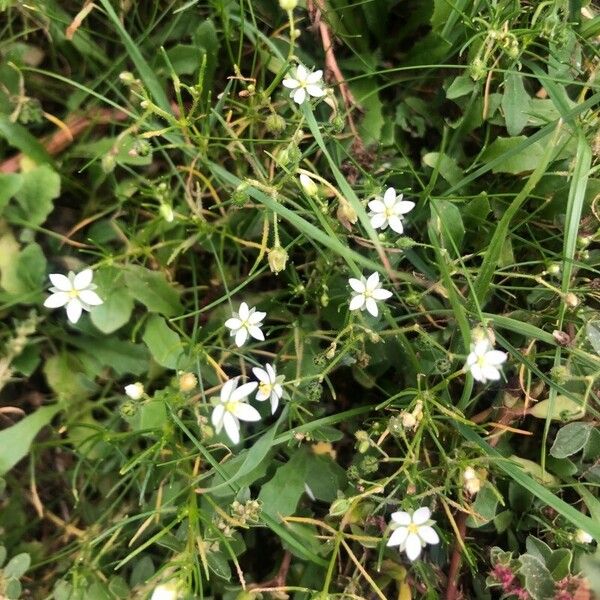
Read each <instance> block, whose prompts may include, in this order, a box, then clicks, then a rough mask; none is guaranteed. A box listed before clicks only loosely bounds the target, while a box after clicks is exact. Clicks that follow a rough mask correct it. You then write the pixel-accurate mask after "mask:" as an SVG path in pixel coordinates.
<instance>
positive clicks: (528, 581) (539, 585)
mask: <svg viewBox="0 0 600 600" xmlns="http://www.w3.org/2000/svg"><path fill="white" fill-rule="evenodd" d="M519 561H520V563H521V566H520V567H519V573H521V575H523V576H524V577H525V589H526V590H527V591H528V592H529V594H530V595H531V597H532V598H533V600H549V599H550V598H553V597H554V580H553V579H552V575H550V572H549V571H548V569H547V568H546V566H545V565H544V564H543V563H542V561H541V560H540V559H539V558H537V557H535V556H532V555H531V554H522V555H521V556H520V557H519Z"/></svg>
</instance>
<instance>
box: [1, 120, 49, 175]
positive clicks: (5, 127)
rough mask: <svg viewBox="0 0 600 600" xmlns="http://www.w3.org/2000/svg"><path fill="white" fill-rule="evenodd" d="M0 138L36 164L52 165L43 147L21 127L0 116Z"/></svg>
mask: <svg viewBox="0 0 600 600" xmlns="http://www.w3.org/2000/svg"><path fill="white" fill-rule="evenodd" d="M0 137H3V138H4V139H5V140H6V141H7V142H8V143H9V145H11V146H13V147H14V148H18V149H19V150H20V151H21V152H23V154H26V155H27V156H28V157H29V158H30V159H31V160H33V161H34V162H36V163H37V164H43V163H52V159H51V158H50V155H49V154H48V153H47V152H46V150H45V148H44V146H42V144H40V143H39V142H38V141H37V140H36V139H35V138H34V137H33V136H32V135H31V134H30V133H29V131H27V129H25V127H23V125H20V124H19V123H13V122H12V121H11V120H10V119H9V117H8V116H6V115H0Z"/></svg>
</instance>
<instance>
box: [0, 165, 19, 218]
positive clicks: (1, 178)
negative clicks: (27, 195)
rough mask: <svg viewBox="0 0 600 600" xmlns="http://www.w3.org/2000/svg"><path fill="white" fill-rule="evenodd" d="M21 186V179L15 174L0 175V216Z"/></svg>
mask: <svg viewBox="0 0 600 600" xmlns="http://www.w3.org/2000/svg"><path fill="white" fill-rule="evenodd" d="M21 185H23V177H22V176H21V175H18V174H16V173H0V215H1V214H2V211H3V210H4V207H5V206H6V205H7V204H8V201H9V200H10V199H11V198H12V197H13V196H14V195H15V194H16V193H17V192H18V191H19V189H20V187H21Z"/></svg>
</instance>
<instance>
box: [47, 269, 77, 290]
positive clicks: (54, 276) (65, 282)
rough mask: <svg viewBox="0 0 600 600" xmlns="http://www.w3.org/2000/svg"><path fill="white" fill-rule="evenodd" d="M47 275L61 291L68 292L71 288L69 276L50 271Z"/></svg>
mask: <svg viewBox="0 0 600 600" xmlns="http://www.w3.org/2000/svg"><path fill="white" fill-rule="evenodd" d="M48 277H49V278H50V281H51V282H52V285H53V286H54V287H55V288H56V289H58V290H60V291H61V292H69V291H71V290H72V289H73V288H72V286H71V282H70V281H69V278H68V277H66V276H65V275H61V274H60V273H50V275H48Z"/></svg>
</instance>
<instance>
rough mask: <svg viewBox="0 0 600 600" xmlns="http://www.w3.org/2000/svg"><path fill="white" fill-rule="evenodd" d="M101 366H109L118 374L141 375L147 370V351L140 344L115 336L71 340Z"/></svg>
mask: <svg viewBox="0 0 600 600" xmlns="http://www.w3.org/2000/svg"><path fill="white" fill-rule="evenodd" d="M73 343H74V344H76V345H78V346H81V348H82V349H83V350H85V351H86V352H88V353H89V355H90V356H91V357H92V358H94V359H96V360H97V361H99V362H100V363H101V364H102V366H103V367H104V366H106V367H111V368H112V369H113V370H114V371H115V373H117V374H118V375H125V374H127V373H133V374H134V375H141V374H142V373H144V372H145V371H147V370H148V353H147V351H146V349H145V348H144V346H142V345H141V344H134V343H133V342H128V341H125V340H119V339H117V338H115V337H106V338H100V337H98V338H81V339H78V340H77V341H75V340H74V341H73Z"/></svg>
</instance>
